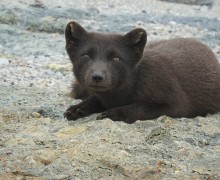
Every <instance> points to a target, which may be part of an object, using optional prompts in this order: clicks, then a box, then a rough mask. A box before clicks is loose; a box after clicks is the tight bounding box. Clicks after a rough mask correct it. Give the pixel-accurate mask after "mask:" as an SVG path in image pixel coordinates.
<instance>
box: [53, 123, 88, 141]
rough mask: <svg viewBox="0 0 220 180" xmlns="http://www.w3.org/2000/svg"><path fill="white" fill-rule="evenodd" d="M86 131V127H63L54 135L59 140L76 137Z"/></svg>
mask: <svg viewBox="0 0 220 180" xmlns="http://www.w3.org/2000/svg"><path fill="white" fill-rule="evenodd" d="M85 130H86V127H83V126H81V127H80V126H79V127H65V128H62V129H60V130H59V131H58V132H56V133H55V136H57V137H59V138H68V137H70V136H75V135H78V134H80V133H82V132H84V131H85Z"/></svg>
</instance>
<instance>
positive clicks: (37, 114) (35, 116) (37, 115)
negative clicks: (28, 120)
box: [31, 112, 41, 118]
mask: <svg viewBox="0 0 220 180" xmlns="http://www.w3.org/2000/svg"><path fill="white" fill-rule="evenodd" d="M31 116H32V117H33V118H40V117H41V114H40V113H38V112H33V113H32V114H31Z"/></svg>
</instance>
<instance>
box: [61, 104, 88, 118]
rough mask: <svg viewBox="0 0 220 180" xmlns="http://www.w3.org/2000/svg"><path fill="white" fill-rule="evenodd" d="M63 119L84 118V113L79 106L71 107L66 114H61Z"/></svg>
mask: <svg viewBox="0 0 220 180" xmlns="http://www.w3.org/2000/svg"><path fill="white" fill-rule="evenodd" d="M63 116H64V118H67V120H69V121H70V120H73V121H74V120H77V119H79V118H81V117H84V116H86V113H85V111H84V110H83V109H82V108H80V107H79V105H73V106H70V107H69V108H68V109H67V110H66V112H65V113H64V114H63Z"/></svg>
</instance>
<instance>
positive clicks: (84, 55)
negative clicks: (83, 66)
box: [82, 54, 90, 58]
mask: <svg viewBox="0 0 220 180" xmlns="http://www.w3.org/2000/svg"><path fill="white" fill-rule="evenodd" d="M82 57H84V58H90V56H89V55H88V54H83V55H82Z"/></svg>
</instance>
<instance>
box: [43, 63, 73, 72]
mask: <svg viewBox="0 0 220 180" xmlns="http://www.w3.org/2000/svg"><path fill="white" fill-rule="evenodd" d="M47 67H48V68H49V69H51V70H53V71H55V72H62V73H63V72H65V71H71V70H72V65H71V64H55V63H51V64H48V66H47Z"/></svg>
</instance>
